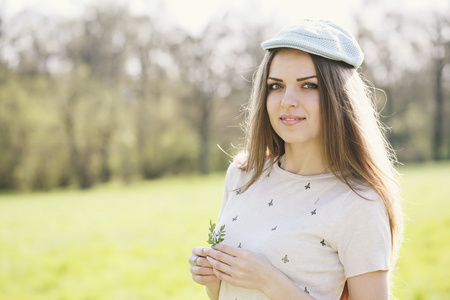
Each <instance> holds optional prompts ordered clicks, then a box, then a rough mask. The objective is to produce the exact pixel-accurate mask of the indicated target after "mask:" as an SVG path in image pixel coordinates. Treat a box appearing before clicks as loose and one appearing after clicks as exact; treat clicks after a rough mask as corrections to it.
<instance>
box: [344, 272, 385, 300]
mask: <svg viewBox="0 0 450 300" xmlns="http://www.w3.org/2000/svg"><path fill="white" fill-rule="evenodd" d="M347 284H348V292H349V297H350V300H359V299H364V300H388V299H389V272H388V271H376V272H370V273H365V274H362V275H358V276H354V277H350V278H348V279H347Z"/></svg>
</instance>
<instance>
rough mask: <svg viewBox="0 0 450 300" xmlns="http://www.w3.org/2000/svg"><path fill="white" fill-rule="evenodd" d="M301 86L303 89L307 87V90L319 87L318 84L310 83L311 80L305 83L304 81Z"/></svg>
mask: <svg viewBox="0 0 450 300" xmlns="http://www.w3.org/2000/svg"><path fill="white" fill-rule="evenodd" d="M303 87H304V88H305V89H308V90H317V89H318V88H319V86H318V85H317V84H315V83H312V82H307V83H305V84H304V85H303Z"/></svg>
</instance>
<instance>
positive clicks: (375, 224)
mask: <svg viewBox="0 0 450 300" xmlns="http://www.w3.org/2000/svg"><path fill="white" fill-rule="evenodd" d="M250 176H251V174H250V173H245V172H243V171H241V170H240V169H238V167H237V166H236V165H235V163H233V164H231V165H230V167H229V169H228V172H227V176H226V179H225V188H224V197H223V202H222V208H221V211H220V214H219V220H218V224H217V227H216V228H220V226H222V225H223V224H225V230H226V236H225V240H224V243H226V244H230V245H232V246H235V247H240V248H244V249H248V250H250V251H253V252H256V253H260V254H263V255H264V256H265V257H266V258H267V259H269V261H270V262H271V263H272V264H273V265H274V266H275V267H276V268H278V269H279V270H281V271H282V272H283V273H284V274H285V275H286V276H287V277H288V278H289V279H290V280H292V281H293V282H294V283H295V284H296V285H297V286H298V287H299V288H300V289H302V290H303V291H305V292H306V293H309V294H310V295H311V296H312V297H314V298H316V299H339V297H340V296H341V294H342V290H343V287H344V284H345V281H346V279H347V278H349V277H352V276H356V275H360V274H364V273H368V272H373V271H378V270H389V258H390V251H391V237H390V228H389V220H388V217H387V213H386V209H385V206H384V204H383V202H382V200H381V198H380V197H379V196H378V194H377V193H376V192H375V191H374V190H373V189H371V188H367V187H364V188H360V190H359V191H358V193H359V194H360V195H361V196H363V197H365V198H367V199H370V200H366V199H363V198H362V197H360V196H359V195H357V194H356V193H355V192H353V191H352V190H351V189H350V188H349V187H348V186H347V185H346V184H344V183H342V182H341V181H340V180H338V179H337V178H336V177H335V176H334V175H332V174H323V175H316V176H301V175H297V174H293V173H290V172H287V171H285V170H283V169H281V168H280V167H279V166H278V165H277V164H275V165H274V166H273V167H272V168H271V170H268V171H266V172H265V173H263V175H262V176H261V178H260V180H259V181H258V182H256V183H255V184H253V185H252V186H251V187H250V188H249V189H248V190H247V191H245V192H241V191H240V190H239V189H240V188H241V187H242V186H243V185H244V184H246V183H247V182H248V180H249V179H250ZM219 299H220V300H228V299H229V300H252V299H254V300H256V299H258V300H259V299H261V300H262V299H269V298H268V297H266V296H265V295H264V294H262V293H261V292H259V291H256V290H250V289H245V288H239V287H236V286H233V285H230V284H228V283H226V282H224V281H222V283H221V287H220V294H219Z"/></svg>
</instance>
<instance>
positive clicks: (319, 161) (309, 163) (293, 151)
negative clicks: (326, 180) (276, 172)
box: [280, 144, 328, 176]
mask: <svg viewBox="0 0 450 300" xmlns="http://www.w3.org/2000/svg"><path fill="white" fill-rule="evenodd" d="M280 166H281V168H282V169H284V170H286V171H288V172H291V173H294V174H299V175H305V176H310V175H318V174H322V173H324V172H326V171H327V168H328V164H327V163H326V160H325V158H324V156H323V155H322V152H321V151H320V150H319V149H318V147H312V149H311V147H307V146H306V147H305V145H301V146H296V145H292V144H286V145H285V154H284V156H283V157H282V159H281V165H280Z"/></svg>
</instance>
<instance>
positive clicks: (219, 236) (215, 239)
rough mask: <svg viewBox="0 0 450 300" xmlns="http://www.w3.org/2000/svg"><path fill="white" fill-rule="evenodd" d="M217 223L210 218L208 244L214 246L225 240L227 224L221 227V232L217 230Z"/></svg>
mask: <svg viewBox="0 0 450 300" xmlns="http://www.w3.org/2000/svg"><path fill="white" fill-rule="evenodd" d="M215 229H216V224H214V223H213V222H212V221H211V220H209V233H208V244H210V245H211V247H213V246H214V245H216V244H218V243H220V242H223V240H224V239H225V224H224V225H222V227H220V229H219V232H217V233H216V232H215Z"/></svg>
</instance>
